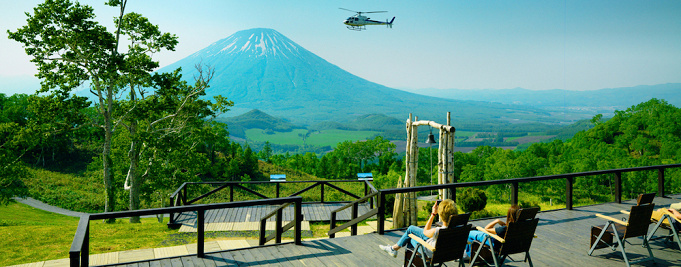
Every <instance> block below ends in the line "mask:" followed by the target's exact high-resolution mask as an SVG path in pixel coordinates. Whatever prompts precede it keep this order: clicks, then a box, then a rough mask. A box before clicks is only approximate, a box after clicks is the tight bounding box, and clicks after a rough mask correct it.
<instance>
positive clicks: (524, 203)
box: [518, 200, 539, 208]
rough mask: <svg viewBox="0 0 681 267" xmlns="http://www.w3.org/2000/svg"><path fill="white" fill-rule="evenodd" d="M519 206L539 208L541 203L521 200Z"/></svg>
mask: <svg viewBox="0 0 681 267" xmlns="http://www.w3.org/2000/svg"><path fill="white" fill-rule="evenodd" d="M518 206H520V207H521V208H533V207H539V203H537V202H536V201H532V200H520V201H519V203H518Z"/></svg>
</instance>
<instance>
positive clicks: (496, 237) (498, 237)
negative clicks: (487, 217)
mask: <svg viewBox="0 0 681 267" xmlns="http://www.w3.org/2000/svg"><path fill="white" fill-rule="evenodd" d="M475 228H476V229H478V231H480V232H483V233H485V234H487V235H489V236H491V237H492V238H494V239H496V240H497V241H499V242H501V243H506V240H504V239H503V238H501V237H500V236H498V235H496V234H495V233H490V232H489V231H487V230H486V229H485V228H482V227H480V226H476V227H475Z"/></svg>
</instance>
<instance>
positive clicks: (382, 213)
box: [376, 191, 394, 235]
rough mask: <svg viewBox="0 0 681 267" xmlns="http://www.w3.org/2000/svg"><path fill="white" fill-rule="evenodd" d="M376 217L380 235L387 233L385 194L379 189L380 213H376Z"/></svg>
mask: <svg viewBox="0 0 681 267" xmlns="http://www.w3.org/2000/svg"><path fill="white" fill-rule="evenodd" d="M376 217H377V218H376V219H377V222H376V227H377V228H378V229H376V230H377V231H378V234H379V235H383V234H384V233H385V226H384V223H385V196H384V195H383V192H381V191H378V214H376ZM393 220H394V219H393Z"/></svg>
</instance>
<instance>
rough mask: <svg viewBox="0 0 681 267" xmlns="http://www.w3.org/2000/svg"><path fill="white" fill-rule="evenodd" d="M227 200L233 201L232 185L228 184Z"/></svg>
mask: <svg viewBox="0 0 681 267" xmlns="http://www.w3.org/2000/svg"><path fill="white" fill-rule="evenodd" d="M229 202H234V185H232V184H229Z"/></svg>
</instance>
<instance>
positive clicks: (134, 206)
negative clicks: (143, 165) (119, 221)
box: [126, 119, 141, 223]
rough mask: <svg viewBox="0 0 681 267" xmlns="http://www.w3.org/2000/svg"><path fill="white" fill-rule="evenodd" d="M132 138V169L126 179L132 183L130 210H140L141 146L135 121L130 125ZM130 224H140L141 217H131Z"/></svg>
mask: <svg viewBox="0 0 681 267" xmlns="http://www.w3.org/2000/svg"><path fill="white" fill-rule="evenodd" d="M130 138H132V141H131V142H130V151H128V158H129V159H130V167H129V168H128V177H127V178H126V180H127V181H130V203H129V208H130V210H138V209H139V208H140V187H141V181H140V180H141V179H140V177H139V174H138V171H137V170H138V164H139V155H140V153H139V152H140V151H139V150H140V145H139V141H138V140H137V122H136V121H135V120H134V119H133V121H132V122H131V123H130ZM130 222H131V223H139V222H140V217H139V216H133V217H130Z"/></svg>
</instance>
